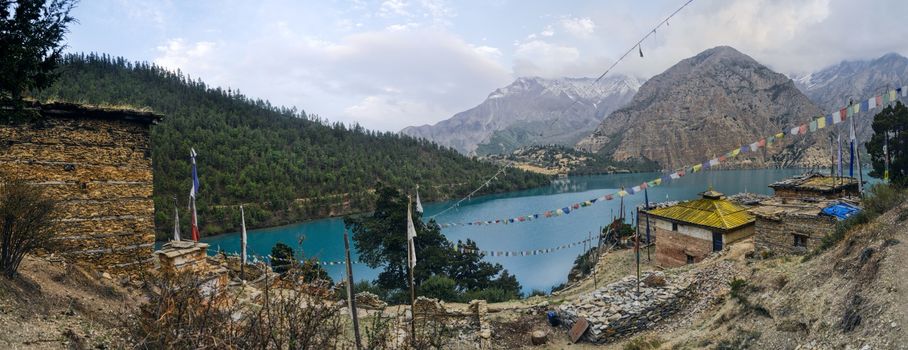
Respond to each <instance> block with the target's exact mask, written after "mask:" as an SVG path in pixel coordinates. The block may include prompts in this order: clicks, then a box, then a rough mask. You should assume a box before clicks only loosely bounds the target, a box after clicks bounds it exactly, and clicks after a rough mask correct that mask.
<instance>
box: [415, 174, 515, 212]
mask: <svg viewBox="0 0 908 350" xmlns="http://www.w3.org/2000/svg"><path fill="white" fill-rule="evenodd" d="M509 166H511V164H510V163H508V162H507V161H506V162H505V163H504V164H502V165H501V167H500V168H498V171H497V172H495V175H492V176H491V177H489V178H488V179H486V181H485V182H484V183H483V184H482V185H479V187H477V188H476V189H475V190H473V191H472V192H470V193H469V194H467V195H466V196H464V197H463V198H461V199H460V200H458V201H457V202H456V203H454V204H452V205H451V206H449V207H447V208H445V209H444V210H442V211H440V212H438V213H435V214H434V215H432V216H429V219H434V218H435V217H437V216H439V215H441V214H444V213H447V212H448V211H449V210H451V209H454V208H457V207H459V206H460V204H461V203H463V202H465V201H468V200H470V199H471V198H473V195H475V194H476V193H477V192H479V191H480V190H482V189H483V188H485V187H486V186H489V184H491V183H492V180H496V179H498V175H501V174H503V173H504V171H505V169H507V167H509Z"/></svg>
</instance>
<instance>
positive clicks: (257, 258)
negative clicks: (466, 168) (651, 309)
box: [220, 237, 599, 266]
mask: <svg viewBox="0 0 908 350" xmlns="http://www.w3.org/2000/svg"><path fill="white" fill-rule="evenodd" d="M597 239H599V237H595V238H592V237H591V238H585V239H583V240H580V241H576V242H571V243H565V244H562V245H559V246H555V247H549V248H540V249H530V250H480V249H470V248H464V247H461V246H460V245H458V244H454V250H455V251H458V252H460V253H472V254H485V255H486V256H492V257H513V256H534V255H543V254H551V253H554V252H557V251H560V250H564V249H570V248H574V247H578V246H581V245H584V244H587V243H590V244H592V242H594V241H596V240H597ZM220 254H223V255H226V256H229V257H239V256H240V254H237V253H227V252H221V253H220ZM247 257H248V259H247V261H250V262H252V263H253V264H255V263H259V262H262V263H266V264H271V263H272V262H273V261H275V260H281V259H275V258H274V257H273V256H271V255H255V254H248V255H247ZM307 261H308V260H295V261H294V262H295V263H296V264H299V265H303V264H305V263H306V262H307ZM315 262H316V263H317V264H318V265H322V266H337V265H346V261H344V260H338V261H319V260H315ZM352 263H353V264H364V262H362V261H359V260H356V261H353V262H352Z"/></svg>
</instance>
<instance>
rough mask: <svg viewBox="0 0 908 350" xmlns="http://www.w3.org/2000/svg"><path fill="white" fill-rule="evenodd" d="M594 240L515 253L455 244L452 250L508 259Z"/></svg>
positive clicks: (589, 239) (548, 251)
mask: <svg viewBox="0 0 908 350" xmlns="http://www.w3.org/2000/svg"><path fill="white" fill-rule="evenodd" d="M596 239H598V237H597V238H586V239H584V240H581V241H577V242H571V243H567V244H562V245H560V246H557V247H551V248H542V249H532V250H517V251H501V250H479V249H469V248H464V247H460V246H458V245H456V244H455V245H454V250H457V251H458V252H461V253H478V254H485V255H486V256H496V257H497V256H508V257H510V256H533V255H542V254H549V253H554V252H557V251H559V250H562V249H569V248H573V247H577V246H580V245H583V244H585V243H590V242H593V241H595V240H596Z"/></svg>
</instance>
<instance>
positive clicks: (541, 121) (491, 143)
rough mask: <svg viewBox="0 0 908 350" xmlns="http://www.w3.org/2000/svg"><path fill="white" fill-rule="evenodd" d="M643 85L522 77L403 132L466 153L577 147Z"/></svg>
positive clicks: (618, 78) (628, 80) (624, 79)
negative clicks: (541, 146)
mask: <svg viewBox="0 0 908 350" xmlns="http://www.w3.org/2000/svg"><path fill="white" fill-rule="evenodd" d="M641 84H642V81H641V80H639V79H636V78H632V77H627V76H622V75H616V76H612V77H608V78H605V79H602V80H600V81H599V82H595V83H594V79H592V78H560V79H544V78H539V77H522V78H518V79H517V80H516V81H514V82H513V83H511V84H510V85H508V86H506V87H503V88H499V89H496V90H495V91H493V92H492V93H490V94H489V96H488V97H487V98H486V100H485V101H483V102H482V103H481V104H479V105H478V106H476V107H474V108H471V109H469V110H466V111H463V112H460V113H457V114H455V115H454V116H453V117H451V118H449V119H447V120H443V121H441V122H438V123H436V124H435V125H422V126H411V127H407V128H404V129H403V130H402V131H401V132H402V133H404V134H407V135H410V136H415V137H421V138H426V139H429V140H432V141H434V142H437V143H439V144H441V145H443V146H449V147H453V148H455V149H457V150H458V151H460V152H462V153H466V154H472V153H479V154H489V153H507V152H510V151H512V150H514V149H517V148H519V147H521V146H527V145H535V144H562V145H573V144H574V143H576V142H577V141H578V140H580V139H581V138H582V137H584V136H586V135H588V134H589V133H590V132H591V131H592V130H593V129H595V127H596V126H597V125H598V124H599V122H601V121H602V119H603V118H604V117H605V116H606V115H608V113H611V112H612V111H613V110H615V109H617V108H618V107H621V106H623V105H624V104H625V103H627V102H628V101H630V99H631V98H632V97H633V95H634V94H635V93H636V91H637V89H638V88H639V87H640V85H641Z"/></svg>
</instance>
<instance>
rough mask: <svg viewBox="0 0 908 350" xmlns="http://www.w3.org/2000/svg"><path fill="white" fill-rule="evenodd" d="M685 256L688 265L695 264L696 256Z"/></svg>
mask: <svg viewBox="0 0 908 350" xmlns="http://www.w3.org/2000/svg"><path fill="white" fill-rule="evenodd" d="M684 255H686V256H687V263H688V264H693V263H694V256H693V255H690V254H684Z"/></svg>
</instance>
